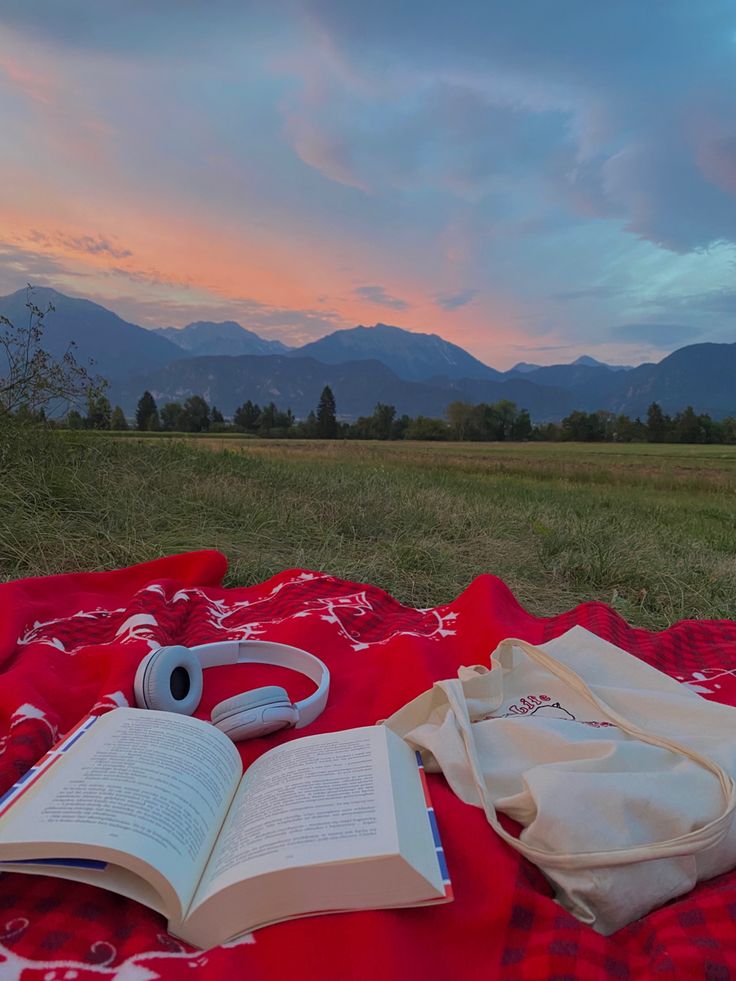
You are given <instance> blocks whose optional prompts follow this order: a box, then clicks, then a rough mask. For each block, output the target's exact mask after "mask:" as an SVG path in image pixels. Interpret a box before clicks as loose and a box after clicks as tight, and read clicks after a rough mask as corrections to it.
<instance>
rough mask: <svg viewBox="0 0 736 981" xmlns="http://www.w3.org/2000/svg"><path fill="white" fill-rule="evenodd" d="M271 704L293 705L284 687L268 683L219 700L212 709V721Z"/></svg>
mask: <svg viewBox="0 0 736 981" xmlns="http://www.w3.org/2000/svg"><path fill="white" fill-rule="evenodd" d="M267 706H268V707H269V708H270V707H271V706H285V707H291V699H290V698H289V696H288V695H287V694H286V690H285V689H284V688H279V687H278V685H267V686H266V687H265V688H254V689H253V691H244V692H242V694H240V695H233V697H232V698H226V699H225V701H224V702H218V704H217V705H215V707H214V708H213V709H212V721H213V723H214V724H215V725H217V724H218V723H219V722H225V721H227V719H229V718H230V717H232V716H233V715H239V714H240V713H241V712H248V711H250V710H251V709H259V708H266V707H267Z"/></svg>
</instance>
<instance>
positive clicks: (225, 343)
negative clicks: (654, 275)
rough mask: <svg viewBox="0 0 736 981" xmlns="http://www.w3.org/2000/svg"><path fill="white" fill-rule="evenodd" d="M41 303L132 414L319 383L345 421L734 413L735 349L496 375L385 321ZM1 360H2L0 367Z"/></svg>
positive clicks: (260, 398)
mask: <svg viewBox="0 0 736 981" xmlns="http://www.w3.org/2000/svg"><path fill="white" fill-rule="evenodd" d="M33 299H34V302H35V303H36V304H37V305H38V306H39V307H41V308H42V309H45V308H46V306H47V305H48V304H51V305H53V307H54V310H53V312H49V313H48V314H47V315H46V317H45V320H44V341H43V344H44V347H45V348H46V349H47V350H48V351H49V352H50V353H52V354H54V355H55V356H56V357H61V356H63V354H64V352H65V351H66V350H67V349H68V347H69V344H70V343H71V342H74V344H75V345H76V346H75V355H76V357H77V360H78V361H80V362H81V363H86V362H87V361H88V360H90V359H91V360H92V361H93V362H94V366H93V367H94V370H95V371H96V372H98V373H99V374H100V375H102V376H103V377H105V378H107V379H108V381H109V382H110V392H109V394H110V398H111V401H112V402H113V403H119V404H120V405H121V406H122V407H123V409H124V410H125V412H126V413H127V414H129V415H130V414H132V413H133V411H134V409H135V405H136V403H137V401H138V398H139V397H140V395H141V393H142V392H143V391H144V390H146V389H148V390H149V391H150V392H151V393H152V394H153V396H154V398H155V399H156V401H157V402H158V403H159V404H163V403H165V402H167V401H182V400H183V399H185V398H187V397H188V396H189V395H194V394H198V395H202V396H204V398H206V399H207V401H208V402H210V403H211V404H216V405H217V406H218V408H220V410H221V411H222V412H224V413H225V415H229V414H232V412H233V411H234V410H235V408H236V407H237V406H238V405H240V404H242V403H243V402H244V401H246V399H251V400H252V401H254V402H259V403H261V404H263V403H265V402H270V401H273V402H275V403H276V405H277V406H278V407H279V408H282V409H286V408H291V409H292V411H293V412H294V413H295V414H296V415H297V417H303V416H306V414H307V413H308V412H309V411H310V409H313V408H314V407H315V406H316V404H317V401H318V399H319V394H320V392H321V390H322V388H323V387H324V385H330V387H331V388H332V390H333V392H334V394H335V398H336V402H337V408H338V414H339V416H340V417H341V418H343V419H354V418H356V417H357V416H358V415H366V414H370V413H371V412H372V410H373V407H374V405H375V404H376V402H385V403H389V404H391V405H395V406H396V409H397V411H398V412H399V413H400V414H401V413H407V414H408V415H412V416H415V415H419V414H422V415H429V416H442V415H444V413H445V411H446V408H447V405H448V404H449V403H450V402H452V401H455V400H458V399H461V400H463V401H469V402H495V401H498V400H499V399H504V398H505V399H509V400H510V401H513V402H516V404H517V405H518V406H519V407H520V408H526V409H528V410H529V413H530V415H531V417H532V419H533V420H534V421H535V422H547V421H558V420H559V419H561V418H563V417H564V416H565V415H567V414H568V413H569V412H571V411H573V410H574V409H581V410H584V411H589V412H592V411H595V410H597V409H607V410H609V411H612V412H617V413H619V412H625V413H627V414H628V415H630V416H632V417H635V416H637V415H641V416H643V415H644V414H645V413H646V410H647V407H648V406H649V405H650V404H651V403H652V402H654V401H656V402H659V403H660V405H661V406H662V409H663V410H664V411H665V412H667V413H670V414H672V413H674V412H677V411H679V410H681V409H683V408H684V407H685V406H686V405H692V406H693V407H694V409H695V410H696V411H697V412H708V413H709V414H710V415H712V416H713V417H714V418H721V417H723V416H724V415H736V386H734V383H733V379H734V377H735V375H736V343H735V344H692V345H689V346H687V347H684V348H680V349H679V350H676V351H674V352H673V353H672V354H670V355H668V356H667V357H666V358H664V359H663V360H662V361H660V362H659V363H658V364H642V365H639V366H637V367H630V366H624V365H607V364H605V363H603V362H600V361H597V360H596V359H595V358H591V357H589V356H586V355H583V356H582V357H580V358H578V359H577V360H576V361H575V362H573V363H571V364H559V365H549V366H539V365H533V364H527V363H523V362H522V363H520V364H517V365H515V366H514V367H513V368H512V369H511V370H510V371H505V372H502V371H497V370H496V369H494V368H492V367H490V366H488V365H485V364H483V363H482V362H481V361H479V360H478V359H477V358H474V357H473V356H472V355H470V354H469V353H468V352H467V351H465V350H463V349H462V348H461V347H458V346H457V345H455V344H451V343H450V342H449V341H446V340H444V339H443V338H442V337H439V336H438V335H436V334H421V333H416V332H413V331H406V330H402V329H401V328H399V327H393V326H391V325H388V324H376V325H375V326H374V327H364V326H358V327H354V328H352V329H348V330H338V331H334V332H333V333H331V334H328V335H327V336H325V337H322V338H320V339H319V340H317V341H313V342H311V343H309V344H305V345H303V346H302V347H298V348H293V347H292V348H289V347H287V345H285V344H282V343H281V342H279V341H270V340H264V339H263V338H261V337H259V336H258V334H256V333H254V332H253V331H249V330H246V329H245V328H243V327H241V326H240V325H239V324H237V323H235V322H233V321H225V322H224V323H212V322H207V321H199V322H197V323H193V324H189V325H188V326H187V327H183V328H174V327H166V328H159V329H145V328H142V327H139V326H138V325H136V324H132V323H129V322H128V321H125V320H123V319H122V318H120V317H118V316H117V315H116V314H114V313H112V312H111V311H110V310H107V309H105V308H104V307H102V306H100V305H99V304H96V303H93V302H91V301H89V300H84V299H77V298H74V297H69V296H65V295H64V294H62V293H59V292H58V291H56V290H51V289H46V288H43V289H41V288H38V289H36V290H35V291H34V294H33ZM25 303H26V291H25V290H19V291H18V292H16V293H13V294H11V295H10V296H6V297H0V315H2V316H5V317H7V318H8V319H9V320H10V321H11V322H12V323H14V324H22V323H24V322H26V321H27V318H28V311H27V310H26V308H25ZM1 373H2V363H0V374H1Z"/></svg>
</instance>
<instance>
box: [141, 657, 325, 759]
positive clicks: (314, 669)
mask: <svg viewBox="0 0 736 981" xmlns="http://www.w3.org/2000/svg"><path fill="white" fill-rule="evenodd" d="M221 664H273V665H276V666H277V667H281V668H290V669H291V670H292V671H298V672H299V673H300V674H304V675H306V676H307V677H308V678H310V679H311V680H312V681H313V682H314V683H315V684H316V685H317V690H316V691H315V692H313V693H312V694H311V695H310V696H309V697H308V698H304V699H302V701H301V702H294V703H292V701H291V699H290V698H289V696H288V695H287V694H286V691H285V690H284V689H283V688H279V687H277V686H275V685H270V686H269V687H267V688H256V689H254V690H253V691H248V692H243V693H242V694H241V695H235V696H233V698H226V699H225V701H224V702H219V703H218V704H217V705H215V707H214V708H213V709H212V723H213V725H215V726H217V728H218V729H220V730H221V731H222V732H224V733H225V735H226V736H229V737H230V738H231V739H232V740H233V742H237V740H239V739H253V738H255V737H256V736H267V735H268V734H269V733H271V732H276V731H277V730H278V729H286V728H291V727H294V728H296V729H302V728H303V727H304V726H308V725H309V723H310V722H314V720H315V719H316V718H317V717H318V716H319V715H320V714H321V713H322V711H323V709H324V707H325V705H326V704H327V695H328V693H329V690H330V672H329V670H328V669H327V665H326V664H323V663H322V661H320V659H319V658H318V657H315V656H314V655H313V654H308V653H307V652H306V651H302V650H300V649H299V648H298V647H290V646H289V645H288V644H273V643H269V642H267V641H263V640H227V641H221V642H219V643H215V644H200V645H199V646H198V647H191V648H190V647H178V646H177V647H159V649H158V650H157V651H152V652H151V653H150V654H149V655H148V656H147V657H144V658H143V660H142V661H141V663H140V664H139V665H138V670H137V671H136V674H135V681H134V683H133V688H134V691H135V700H136V704H137V705H138V708H143V709H159V711H162V712H178V713H179V714H181V715H192V714H193V713H194V712H196V710H197V706H198V705H199V700H200V698H201V697H202V669H203V668H213V667H217V666H219V665H221Z"/></svg>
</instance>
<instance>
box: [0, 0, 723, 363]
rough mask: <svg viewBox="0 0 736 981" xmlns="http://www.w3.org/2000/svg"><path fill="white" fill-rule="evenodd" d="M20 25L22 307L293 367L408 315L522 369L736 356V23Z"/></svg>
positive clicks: (162, 14) (97, 11) (13, 151)
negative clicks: (691, 353)
mask: <svg viewBox="0 0 736 981" xmlns="http://www.w3.org/2000/svg"><path fill="white" fill-rule="evenodd" d="M0 24H1V25H2V26H3V32H2V36H0V111H2V113H3V119H4V149H5V154H4V160H3V162H2V163H1V164H0V176H2V182H0V188H2V189H1V190H0V218H1V219H2V227H3V233H2V235H0V293H7V292H11V291H14V289H13V287H14V284H16V283H17V282H18V281H19V280H23V281H24V282H26V281H30V282H32V283H35V284H37V285H39V286H51V285H52V284H53V286H54V287H55V288H57V289H58V290H59V291H60V292H62V293H66V294H67V295H70V296H74V295H76V296H79V297H83V298H85V299H90V300H92V301H93V302H96V303H99V304H101V305H102V306H106V307H107V308H108V309H112V310H114V311H115V312H116V313H117V314H118V315H119V316H121V317H123V319H125V320H128V321H130V322H132V323H135V324H138V325H140V326H143V327H147V328H151V327H159V326H161V327H163V326H173V327H183V326H185V325H186V324H188V323H191V322H196V321H198V320H210V321H216V322H223V321H226V320H233V321H235V322H237V323H239V324H241V325H242V326H244V327H245V328H247V329H248V330H252V331H254V332H255V333H257V334H258V335H259V336H261V337H263V338H264V339H266V340H280V341H282V342H283V343H285V344H288V345H290V346H301V345H303V344H306V343H309V342H310V341H314V340H317V339H318V338H320V337H322V336H325V335H326V334H329V333H332V332H333V331H335V330H341V329H350V328H352V327H354V326H356V325H359V324H363V325H368V324H372V323H377V322H384V323H385V322H386V321H387V320H390V323H391V325H392V326H397V327H400V328H401V329H403V330H408V331H413V332H418V333H427V334H437V335H439V336H441V337H442V338H444V339H445V340H447V341H449V342H451V343H453V344H456V345H458V346H459V347H461V348H463V349H464V350H466V351H467V352H468V353H469V354H472V355H473V356H474V357H476V358H477V359H478V360H480V361H482V362H484V363H486V364H490V365H492V366H494V367H497V368H499V369H500V370H503V369H508V368H510V367H511V366H513V365H514V364H516V363H518V362H533V363H535V364H541V365H545V364H552V363H569V362H572V361H574V360H575V359H576V358H577V357H579V356H580V355H583V354H585V355H588V356H592V357H594V358H596V359H597V360H600V361H603V362H606V363H609V364H639V363H643V362H651V361H654V362H657V361H660V360H661V359H662V358H663V357H666V356H667V355H668V354H669V353H671V352H672V351H674V350H677V349H678V348H681V347H683V346H687V345H689V344H693V343H701V342H733V341H736V332H735V331H734V329H733V326H732V322H733V315H734V313H736V287H735V286H734V269H736V122H734V120H736V84H734V83H736V9H734V8H733V7H732V5H730V4H727V3H722V2H720V0H708V2H705V3H702V4H698V5H694V4H692V3H691V2H690V0H672V2H671V3H668V4H666V5H656V6H655V5H651V6H643V5H641V4H640V3H639V2H638V0H622V2H621V3H620V4H616V5H609V6H608V7H605V8H604V7H600V6H597V5H593V6H591V5H590V4H588V3H585V2H583V0H571V2H570V3H569V4H568V5H567V6H566V7H565V8H564V11H561V10H560V9H559V8H552V7H550V6H548V5H545V4H543V3H539V2H536V0H528V2H527V3H526V4H524V5H520V6H519V7H517V8H513V9H512V8H509V7H508V6H507V5H505V4H502V3H500V2H490V3H486V2H482V3H481V2H479V0H464V2H463V3H461V4H460V6H459V7H458V6H456V7H454V8H452V9H450V8H444V7H437V8H430V9H428V8H427V5H426V4H420V3H419V2H418V0H407V2H406V3H405V4H402V5H401V7H400V9H397V8H396V6H395V5H393V4H388V3H387V2H385V0H379V2H377V3H375V4H373V5H371V6H370V8H366V7H365V6H364V5H358V4H357V3H354V2H349V0H341V2H340V3H335V2H334V0H272V2H268V3H263V2H254V3H252V4H246V5H238V4H233V3H232V2H230V0H216V2H215V3H214V4H206V5H205V4H198V3H196V2H195V3H194V4H191V5H188V6H187V8H186V10H182V9H181V8H180V6H179V5H178V4H174V3H172V2H171V0H162V2H161V3H159V4H157V5H156V7H155V8H151V9H144V8H143V7H138V6H135V7H131V6H130V5H126V4H113V5H109V6H106V7H105V9H104V10H102V9H101V8H100V6H99V5H97V4H93V3H92V2H91V0H76V2H75V4H74V5H72V6H71V7H67V8H66V9H61V8H60V7H58V6H56V5H53V4H49V3H47V2H46V3H44V2H42V0H27V2H26V3H25V4H22V5H21V4H13V5H9V6H8V7H7V9H5V10H3V11H0ZM624 68H625V70H622V69H624ZM642 93H645V97H644V98H643V97H642Z"/></svg>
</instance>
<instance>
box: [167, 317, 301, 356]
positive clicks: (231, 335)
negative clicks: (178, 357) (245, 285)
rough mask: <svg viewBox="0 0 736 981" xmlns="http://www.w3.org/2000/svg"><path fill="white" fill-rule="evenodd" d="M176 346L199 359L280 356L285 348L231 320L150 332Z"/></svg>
mask: <svg viewBox="0 0 736 981" xmlns="http://www.w3.org/2000/svg"><path fill="white" fill-rule="evenodd" d="M153 333H155V334H158V335H159V336H160V337H165V338H166V340H167V341H172V342H173V343H174V344H176V345H177V347H180V348H182V349H183V350H184V351H188V352H189V353H190V354H192V355H195V356H199V355H207V354H228V355H234V356H237V355H240V354H283V353H284V352H286V351H288V350H289V348H288V347H287V345H286V344H282V343H281V341H266V340H264V339H263V338H262V337H259V336H258V334H256V333H254V332H253V331H252V330H246V328H245V327H241V325H240V324H238V323H235V321H234V320H225V321H222V322H221V323H214V322H211V321H208V320H198V321H197V322H196V323H193V324H187V326H186V327H159V328H157V329H156V330H154V331H153Z"/></svg>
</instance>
